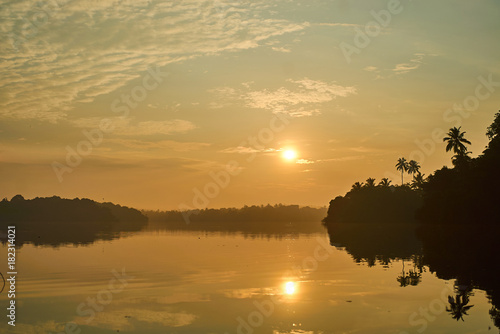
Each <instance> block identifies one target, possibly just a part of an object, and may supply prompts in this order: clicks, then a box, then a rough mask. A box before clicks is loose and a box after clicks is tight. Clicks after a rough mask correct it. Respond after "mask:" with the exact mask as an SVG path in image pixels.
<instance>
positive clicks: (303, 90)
mask: <svg viewBox="0 0 500 334" xmlns="http://www.w3.org/2000/svg"><path fill="white" fill-rule="evenodd" d="M287 82H288V87H280V88H278V89H276V90H274V91H272V90H267V89H264V90H256V91H251V90H250V86H249V85H246V86H245V88H247V90H250V91H243V90H236V89H234V88H231V87H220V88H216V89H213V90H210V92H212V93H216V95H218V97H219V100H217V102H212V103H213V104H214V106H217V107H221V108H222V107H224V106H227V105H229V104H230V103H232V102H233V101H235V100H240V101H243V103H244V105H245V106H247V107H249V108H255V109H267V110H270V111H272V112H273V113H286V114H288V115H290V116H293V117H303V116H312V115H315V114H320V113H321V111H320V108H319V107H320V105H321V104H323V103H327V102H331V101H333V100H334V99H336V98H337V97H346V96H349V95H352V94H356V93H357V91H356V88H354V87H347V86H341V85H338V84H336V83H334V82H330V83H327V82H324V81H320V80H311V79H309V78H304V79H302V80H291V79H290V80H287Z"/></svg>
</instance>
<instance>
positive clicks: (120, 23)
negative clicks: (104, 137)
mask: <svg viewBox="0 0 500 334" xmlns="http://www.w3.org/2000/svg"><path fill="white" fill-rule="evenodd" d="M58 3H60V4H61V5H60V6H59V7H57V8H52V12H51V15H47V16H46V17H45V18H43V22H42V19H40V18H38V19H37V16H36V15H35V14H36V13H37V12H38V13H39V12H40V9H39V8H37V5H36V4H33V2H32V1H29V0H20V1H15V2H13V1H11V2H6V1H0V16H1V17H2V22H1V23H0V29H1V30H2V31H4V32H6V33H2V34H1V35H0V36H1V37H0V43H1V44H2V48H1V49H0V57H1V58H2V64H1V65H0V74H1V76H2V80H1V81H0V90H1V91H2V92H3V94H2V99H0V117H3V118H14V119H40V120H43V121H49V122H58V121H59V120H61V119H65V118H67V116H68V114H69V113H71V112H72V110H73V109H74V108H75V105H76V104H78V103H89V102H92V101H94V100H95V99H96V98H97V97H99V96H102V95H105V94H110V93H112V92H114V91H116V90H118V89H119V88H122V87H124V86H125V85H127V84H129V83H130V82H131V81H132V80H134V79H136V78H138V77H140V75H141V73H143V72H144V71H146V69H147V66H151V65H157V66H160V67H164V66H166V65H168V64H172V63H178V62H181V61H184V60H186V59H191V58H194V57H200V56H203V55H214V54H220V53H222V52H232V51H240V50H246V49H250V48H256V47H259V46H260V45H263V44H264V42H265V41H266V40H268V39H270V38H272V37H276V36H280V35H283V34H288V33H293V32H297V31H300V30H303V29H305V28H306V27H307V26H308V25H307V23H303V24H298V23H293V22H289V21H286V20H283V19H272V18H269V17H267V16H268V9H269V7H270V6H271V5H270V4H268V3H267V2H265V1H263V0H262V1H256V2H252V3H241V2H240V3H235V4H232V5H231V6H217V5H216V3H215V2H214V1H211V0H199V1H198V0H197V1H194V0H185V1H174V2H164V1H158V0H153V1H149V0H147V1H146V0H137V1H113V0H102V1H86V0H74V1H68V2H64V1H62V0H61V1H58ZM38 15H39V14H38ZM39 21H40V22H39ZM30 27H31V28H30ZM33 27H34V28H33ZM28 28H29V29H28ZM30 29H31V30H30Z"/></svg>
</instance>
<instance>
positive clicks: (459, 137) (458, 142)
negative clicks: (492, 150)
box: [443, 127, 471, 156]
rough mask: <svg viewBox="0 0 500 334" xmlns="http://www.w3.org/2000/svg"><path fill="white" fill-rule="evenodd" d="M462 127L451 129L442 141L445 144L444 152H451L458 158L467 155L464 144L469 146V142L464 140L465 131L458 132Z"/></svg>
mask: <svg viewBox="0 0 500 334" xmlns="http://www.w3.org/2000/svg"><path fill="white" fill-rule="evenodd" d="M461 128H462V127H458V128H457V127H453V128H451V129H450V131H448V134H447V135H448V137H444V138H443V141H444V142H447V144H446V152H449V151H451V150H453V152H454V153H455V154H456V155H458V156H465V155H467V153H468V152H467V147H466V146H465V144H469V145H471V142H470V141H468V140H467V139H465V137H464V135H465V131H464V132H462V131H460V129H461Z"/></svg>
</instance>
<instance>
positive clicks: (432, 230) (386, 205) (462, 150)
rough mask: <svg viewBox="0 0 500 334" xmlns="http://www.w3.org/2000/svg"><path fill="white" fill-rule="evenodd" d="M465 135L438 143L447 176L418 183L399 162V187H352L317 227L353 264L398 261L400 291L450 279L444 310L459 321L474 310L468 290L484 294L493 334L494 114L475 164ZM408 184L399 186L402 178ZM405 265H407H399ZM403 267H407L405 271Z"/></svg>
mask: <svg viewBox="0 0 500 334" xmlns="http://www.w3.org/2000/svg"><path fill="white" fill-rule="evenodd" d="M465 134H466V133H465V132H464V131H462V129H461V128H460V127H459V128H456V127H454V128H452V129H450V131H449V132H448V134H447V136H446V137H444V138H443V141H444V142H445V143H446V151H447V152H449V151H452V152H453V153H454V155H453V157H452V164H453V167H452V168H448V167H443V168H441V169H439V170H436V171H435V172H433V173H432V174H431V175H430V176H429V177H427V178H425V177H424V175H422V174H421V173H420V171H419V169H420V165H419V164H418V162H416V161H413V162H412V161H410V162H407V161H406V159H404V158H400V159H398V161H397V164H396V166H395V167H396V169H397V170H398V171H401V185H391V182H390V181H389V180H387V179H382V180H381V181H380V182H379V183H378V184H376V180H375V179H373V178H369V179H368V180H366V182H365V183H360V182H356V183H355V184H354V185H353V186H352V189H351V190H350V191H349V192H347V193H346V194H345V195H344V196H338V197H336V198H335V199H333V200H332V201H330V205H329V208H328V213H327V216H326V217H325V218H324V219H323V224H324V225H325V227H326V228H327V230H328V234H329V237H330V243H331V245H332V246H335V247H337V248H341V249H344V250H345V251H346V252H348V253H349V254H350V255H351V256H352V258H353V260H354V261H356V262H358V263H360V262H363V263H366V264H367V265H368V266H374V265H376V264H380V265H383V266H387V265H388V264H389V263H391V262H392V261H393V260H401V261H402V271H401V274H400V275H399V276H398V277H397V281H398V282H399V284H400V286H401V287H405V286H411V285H418V284H419V283H420V281H421V279H422V273H423V272H424V271H425V268H428V270H429V271H430V272H432V273H434V274H435V275H436V276H437V277H438V278H440V279H444V280H450V279H455V283H454V294H455V295H454V296H449V297H448V302H449V306H448V307H446V312H448V313H449V314H450V315H451V317H452V318H453V319H455V320H457V321H459V320H462V321H464V317H465V316H467V315H468V313H467V312H468V310H469V309H471V308H472V307H473V305H470V303H469V297H470V296H472V295H473V294H474V292H473V291H474V289H481V290H484V291H486V294H487V297H488V299H489V300H490V303H491V305H492V306H491V309H490V310H489V315H490V317H491V319H492V320H493V322H494V324H495V326H496V327H498V328H500V289H499V287H498V280H497V278H496V276H495V273H494V269H495V268H498V267H500V257H499V256H498V255H497V254H498V240H499V237H500V213H499V211H498V203H499V201H500V176H499V175H498V171H499V170H500V112H498V113H496V115H495V119H494V121H493V123H492V124H491V125H490V126H489V127H488V129H487V132H486V135H487V137H488V139H489V140H490V141H489V143H488V145H487V147H486V149H485V150H484V151H483V152H482V154H481V155H479V156H478V157H476V158H472V157H470V154H471V152H469V151H468V149H467V145H470V144H471V143H470V141H469V140H467V139H466V137H465ZM405 173H408V174H411V175H412V176H413V180H412V181H411V182H409V183H404V174H405ZM405 261H406V263H405ZM405 264H406V267H405Z"/></svg>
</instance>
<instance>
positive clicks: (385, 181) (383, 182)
mask: <svg viewBox="0 0 500 334" xmlns="http://www.w3.org/2000/svg"><path fill="white" fill-rule="evenodd" d="M378 185H379V186H382V187H389V186H390V185H391V180H389V179H388V178H386V177H384V178H383V179H382V180H381V181H380V182H379V183H378Z"/></svg>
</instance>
